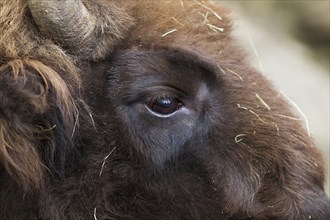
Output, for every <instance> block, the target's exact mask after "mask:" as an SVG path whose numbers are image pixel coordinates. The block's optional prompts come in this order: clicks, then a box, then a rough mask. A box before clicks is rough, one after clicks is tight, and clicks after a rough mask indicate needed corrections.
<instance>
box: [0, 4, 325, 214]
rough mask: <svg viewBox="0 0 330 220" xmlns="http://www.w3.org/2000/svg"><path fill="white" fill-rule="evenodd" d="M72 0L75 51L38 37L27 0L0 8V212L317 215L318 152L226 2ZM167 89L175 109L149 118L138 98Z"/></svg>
mask: <svg viewBox="0 0 330 220" xmlns="http://www.w3.org/2000/svg"><path fill="white" fill-rule="evenodd" d="M83 2H84V4H86V7H87V8H88V9H89V10H90V11H91V12H92V13H93V12H94V13H96V14H97V17H98V18H99V20H98V28H97V29H96V32H97V34H98V36H99V37H98V38H97V39H95V40H94V41H91V42H90V43H88V44H86V45H85V47H83V48H68V47H67V45H61V44H60V43H58V42H53V41H52V39H51V37H50V38H48V37H47V36H43V35H42V34H41V33H40V32H39V29H38V27H37V26H36V24H35V22H34V21H33V19H32V16H31V14H30V12H29V9H28V7H27V4H26V1H19V0H4V1H2V3H0V33H1V35H0V101H1V102H0V204H1V205H0V219H54V220H55V219H56V220H59V219H92V218H93V217H94V218H97V219H247V218H252V219H308V218H312V219H323V218H325V217H326V216H328V215H329V214H330V213H329V212H330V203H329V198H328V197H327V196H326V195H325V193H324V192H323V181H324V167H323V166H324V165H323V162H322V156H321V155H320V153H319V151H318V150H317V148H316V147H315V146H314V142H313V140H312V138H310V137H309V135H308V134H307V132H306V131H305V129H304V128H303V125H302V124H301V123H300V121H297V120H292V118H295V117H296V116H295V115H294V113H292V110H290V107H288V104H287V103H286V101H285V99H284V98H283V95H281V94H280V93H279V92H277V91H276V90H274V89H273V87H272V85H271V84H270V83H269V82H268V81H267V79H265V78H264V77H262V76H261V75H260V74H259V73H258V72H256V71H255V70H254V69H252V68H250V67H249V65H248V64H247V63H246V61H245V54H244V51H242V50H241V49H240V48H239V46H238V44H237V42H235V40H234V39H233V38H232V37H231V28H232V27H231V26H232V25H231V21H230V15H229V12H228V11H227V10H225V9H222V8H221V7H218V6H215V5H213V4H211V3H207V2H206V3H205V2H200V1H193V0H191V1H180V0H178V1H176V0H168V1H167V0H166V1H145V0H135V1H132V0H123V1H107V0H103V1H96V0H95V1H93V0H85V1H83ZM219 16H221V19H220V18H219ZM220 28H223V30H221V29H220ZM158 84H160V85H161V86H162V87H161V88H160V89H158V90H153V89H152V88H153V86H154V85H158ZM169 87H170V88H172V89H169ZM173 88H174V89H173ZM181 93H183V94H184V95H182V94H181ZM168 94H170V95H172V96H175V97H176V98H178V97H181V99H183V100H184V101H185V104H186V106H185V107H187V109H188V110H189V111H188V112H189V113H188V114H187V115H188V116H187V115H182V117H181V116H180V117H179V116H177V118H176V120H174V119H172V117H169V118H168V119H166V120H161V119H159V118H157V117H154V118H152V117H151V116H150V113H148V111H146V108H145V105H144V103H145V102H144V101H145V100H144V99H145V97H147V98H150V97H151V98H155V97H154V96H157V97H158V96H159V97H163V96H168ZM159 97H158V98H159ZM147 100H149V99H147ZM86 103H87V104H86ZM265 103H266V104H265ZM150 117H151V118H150ZM173 117H174V116H173ZM107 155H109V156H107Z"/></svg>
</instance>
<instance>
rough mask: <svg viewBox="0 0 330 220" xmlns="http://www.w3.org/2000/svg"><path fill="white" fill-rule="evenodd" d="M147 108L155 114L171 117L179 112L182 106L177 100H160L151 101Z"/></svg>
mask: <svg viewBox="0 0 330 220" xmlns="http://www.w3.org/2000/svg"><path fill="white" fill-rule="evenodd" d="M147 106H148V108H149V109H150V110H151V111H153V112H155V113H158V114H162V115H169V114H172V113H173V112H175V111H177V110H178V109H179V108H180V107H181V106H182V104H181V103H180V102H179V101H178V100H177V99H176V98H160V99H155V100H151V101H149V102H148V103H147Z"/></svg>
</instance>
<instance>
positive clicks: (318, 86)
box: [213, 0, 330, 195]
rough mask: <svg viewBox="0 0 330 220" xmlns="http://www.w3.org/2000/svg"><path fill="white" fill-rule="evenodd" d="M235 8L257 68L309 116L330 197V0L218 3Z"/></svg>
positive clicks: (237, 25)
mask: <svg viewBox="0 0 330 220" xmlns="http://www.w3.org/2000/svg"><path fill="white" fill-rule="evenodd" d="M213 2H215V3H216V4H220V5H222V6H227V8H230V9H232V16H233V18H234V20H235V29H236V30H235V33H234V34H235V35H236V37H237V38H238V39H239V41H240V42H241V43H242V44H243V46H244V47H245V49H246V50H247V51H248V52H249V53H250V58H251V59H250V61H251V63H252V65H253V66H255V68H257V69H259V70H260V71H262V73H263V74H264V75H265V76H266V77H267V78H269V79H271V80H272V81H273V83H274V84H275V86H276V87H277V88H278V89H280V90H282V91H283V92H284V93H285V94H286V95H287V96H288V97H290V99H292V100H293V101H294V102H295V103H296V104H297V106H299V108H300V109H301V111H302V112H303V113H304V115H305V116H306V118H307V119H308V124H309V128H310V132H311V134H312V136H313V137H314V138H315V139H316V142H317V144H318V146H319V148H320V149H321V151H322V153H323V154H324V157H325V161H326V165H327V173H328V175H327V182H326V185H325V190H326V192H327V193H328V195H329V192H330V180H329V155H330V152H329V94H330V93H329V75H330V69H329V50H330V47H329V41H330V36H329V29H330V28H329V26H330V24H329V22H330V19H329V10H330V5H329V2H330V1H329V0H323V1H322V0H319V1H318V0H314V1H308V0H305V1H304V0H300V1H294V0H291V1H290V0H277V1H275V0H265V1H252V0H244V1H243V0H241V1H239V0H237V1H236V0H231V1H230V0H213Z"/></svg>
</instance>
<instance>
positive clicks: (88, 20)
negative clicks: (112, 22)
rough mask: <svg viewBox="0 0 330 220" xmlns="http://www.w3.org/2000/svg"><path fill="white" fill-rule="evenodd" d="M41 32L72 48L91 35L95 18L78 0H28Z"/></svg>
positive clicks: (76, 47)
mask: <svg viewBox="0 0 330 220" xmlns="http://www.w3.org/2000/svg"><path fill="white" fill-rule="evenodd" d="M28 7H29V8H30V11H31V14H32V16H33V19H34V21H35V22H36V24H37V26H38V28H39V29H40V31H41V32H42V34H44V35H46V36H47V37H49V38H51V39H52V40H53V41H55V42H58V43H60V44H61V45H62V46H64V47H69V48H71V49H73V50H75V49H78V48H79V46H80V45H82V44H83V43H85V42H86V41H88V39H90V38H91V37H92V36H93V33H94V30H95V23H96V19H95V17H94V16H93V15H91V14H90V13H89V12H88V10H87V9H86V7H85V6H84V5H83V3H82V2H81V1H80V0H28Z"/></svg>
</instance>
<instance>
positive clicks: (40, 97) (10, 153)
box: [0, 60, 74, 190]
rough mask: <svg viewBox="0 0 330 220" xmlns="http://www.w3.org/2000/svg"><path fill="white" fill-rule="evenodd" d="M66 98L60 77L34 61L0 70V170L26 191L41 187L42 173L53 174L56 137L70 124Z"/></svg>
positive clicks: (70, 104) (69, 104)
mask: <svg viewBox="0 0 330 220" xmlns="http://www.w3.org/2000/svg"><path fill="white" fill-rule="evenodd" d="M60 86H61V88H60ZM68 94H70V92H69V91H68V88H67V87H66V84H65V83H64V82H63V81H62V79H61V78H60V77H59V76H58V74H56V72H55V71H53V70H52V69H50V68H49V67H47V66H45V65H43V64H42V63H40V62H38V61H34V60H13V61H10V62H8V63H7V64H5V65H3V66H0V166H2V167H3V168H4V170H5V172H7V173H8V174H9V176H10V177H11V178H13V179H15V180H16V182H17V183H18V184H19V185H21V186H22V187H23V189H24V190H30V189H41V188H42V186H43V179H44V175H45V170H46V169H49V170H51V171H52V172H53V170H52V164H55V162H54V155H55V154H56V155H58V154H59V152H57V149H56V146H55V145H56V141H54V136H55V135H54V134H56V133H55V132H67V130H68V128H66V127H68V124H70V123H71V124H73V123H74V122H73V121H74V119H73V118H74V115H73V113H72V109H74V106H73V102H72V98H71V96H69V95H68ZM65 120H67V121H65ZM60 123H61V125H59V124H60ZM56 126H57V127H56ZM61 130H62V131H61ZM66 136H70V134H66ZM64 138H66V139H69V138H70V137H65V135H64V137H63V139H64ZM64 145H65V144H64ZM59 156H61V155H59Z"/></svg>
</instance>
